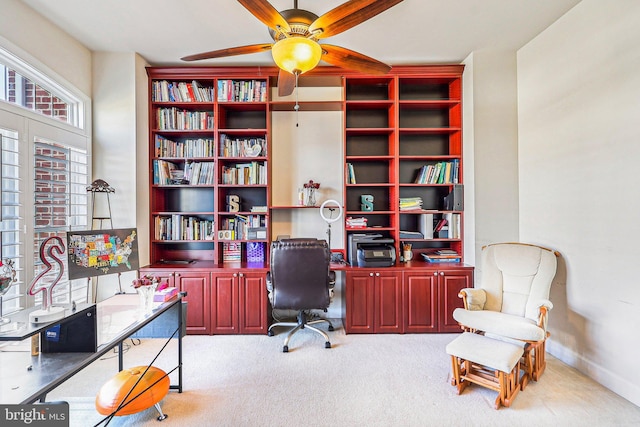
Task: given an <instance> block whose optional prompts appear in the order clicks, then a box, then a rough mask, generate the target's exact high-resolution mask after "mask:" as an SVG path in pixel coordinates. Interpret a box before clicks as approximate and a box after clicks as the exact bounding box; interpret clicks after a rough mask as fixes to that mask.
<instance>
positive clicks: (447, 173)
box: [414, 159, 460, 184]
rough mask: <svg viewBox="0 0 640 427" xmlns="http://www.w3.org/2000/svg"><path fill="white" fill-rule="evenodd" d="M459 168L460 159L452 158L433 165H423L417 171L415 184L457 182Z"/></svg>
mask: <svg viewBox="0 0 640 427" xmlns="http://www.w3.org/2000/svg"><path fill="white" fill-rule="evenodd" d="M459 169H460V161H459V160H458V159H453V160H452V161H450V162H438V163H435V164H433V165H424V166H422V167H421V168H420V170H419V171H418V176H417V177H416V179H415V181H414V183H415V184H457V183H458V174H459Z"/></svg>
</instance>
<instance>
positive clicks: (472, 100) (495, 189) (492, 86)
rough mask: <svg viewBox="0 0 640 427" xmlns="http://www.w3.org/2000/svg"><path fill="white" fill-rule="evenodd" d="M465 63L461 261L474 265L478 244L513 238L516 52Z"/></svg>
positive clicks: (485, 54)
mask: <svg viewBox="0 0 640 427" xmlns="http://www.w3.org/2000/svg"><path fill="white" fill-rule="evenodd" d="M464 63H465V71H464V78H463V108H464V117H463V120H464V123H463V131H464V134H463V136H464V140H463V142H464V158H463V161H464V187H465V191H464V193H465V205H464V211H465V261H466V262H467V263H469V264H472V265H478V264H479V262H476V261H477V260H479V257H480V252H481V248H482V246H484V245H487V244H490V243H496V242H510V241H518V167H517V166H518V163H517V158H518V144H517V142H518V116H517V113H518V111H517V85H516V74H517V73H516V52H515V51H497V50H496V51H491V50H483V51H476V52H473V53H472V54H471V55H469V57H467V58H466V59H465V61H464ZM481 275H482V272H481V271H476V281H478V280H479V278H480V277H481Z"/></svg>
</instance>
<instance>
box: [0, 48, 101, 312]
mask: <svg viewBox="0 0 640 427" xmlns="http://www.w3.org/2000/svg"><path fill="white" fill-rule="evenodd" d="M56 79H57V78H56ZM56 79H54V78H53V77H50V76H46V75H44V74H43V73H41V72H39V71H38V70H37V69H36V68H34V67H33V66H31V65H29V64H27V63H25V62H24V61H21V60H20V59H18V58H17V57H16V56H14V55H12V54H10V53H8V52H7V51H6V50H4V49H3V48H2V47H0V138H1V140H0V142H1V153H2V157H1V159H0V160H1V164H2V169H1V171H0V172H1V174H2V187H1V188H2V197H1V200H2V205H1V212H2V216H1V217H0V231H1V232H2V236H1V238H2V239H1V241H2V252H1V254H2V257H3V259H7V258H10V259H12V260H13V261H14V263H15V266H16V270H17V279H18V280H17V282H15V283H14V284H13V285H12V287H11V289H10V290H9V292H7V294H6V295H4V297H3V298H2V312H3V314H4V315H6V314H10V313H11V312H15V311H18V310H20V309H23V308H28V307H32V306H34V305H38V304H40V303H41V300H42V293H39V294H38V295H36V297H35V298H34V297H31V296H29V295H28V290H29V287H30V285H31V283H32V282H33V279H34V277H36V275H37V274H39V273H40V272H41V271H43V269H44V268H45V267H46V266H45V265H44V264H43V263H42V261H41V260H40V257H39V250H40V243H41V242H42V241H44V240H45V239H46V238H47V237H50V236H59V237H61V238H62V239H63V242H65V245H66V236H65V233H66V232H67V231H70V230H82V229H87V224H88V221H89V213H88V210H89V209H88V203H89V194H88V192H87V190H86V187H87V186H88V185H89V181H90V176H91V168H90V164H91V161H90V158H91V157H90V156H91V144H90V138H89V130H88V129H83V120H82V118H83V116H84V115H85V114H89V113H90V111H89V102H88V101H89V98H87V97H86V96H84V95H82V94H81V93H80V92H78V91H77V90H76V89H75V88H73V87H72V86H70V85H69V84H67V83H61V82H60V81H58V80H59V79H57V80H56ZM64 258H65V259H63V260H61V262H63V263H66V253H65V255H64ZM55 267H56V268H59V267H58V266H57V265H56V266H55ZM64 267H65V270H66V265H65V266H64ZM55 272H56V270H55V269H54V273H55ZM49 277H50V275H47V276H45V281H48V282H49V283H50V280H49ZM88 289H89V286H88V282H87V280H74V281H71V282H69V281H66V275H64V276H63V278H62V280H61V281H60V282H59V284H58V285H57V286H56V288H55V289H54V295H53V301H54V304H63V303H69V302H70V301H75V302H84V301H87V300H89V298H90V295H89V291H88Z"/></svg>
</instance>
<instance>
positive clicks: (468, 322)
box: [453, 243, 557, 384]
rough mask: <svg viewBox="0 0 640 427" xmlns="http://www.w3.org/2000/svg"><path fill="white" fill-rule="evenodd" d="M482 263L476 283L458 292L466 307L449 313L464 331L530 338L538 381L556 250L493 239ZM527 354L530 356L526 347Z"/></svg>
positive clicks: (521, 338)
mask: <svg viewBox="0 0 640 427" xmlns="http://www.w3.org/2000/svg"><path fill="white" fill-rule="evenodd" d="M481 263H482V264H481V266H482V278H481V280H480V283H479V284H477V285H476V287H475V288H467V289H463V290H462V291H460V296H461V297H462V298H463V300H464V308H457V309H455V310H454V312H453V318H454V319H455V320H456V321H457V322H458V323H460V325H461V326H462V327H463V329H465V330H470V331H475V332H482V333H485V335H488V336H492V337H494V338H495V337H502V338H504V339H513V340H521V341H526V342H528V343H530V344H531V345H530V347H531V348H530V351H534V352H535V353H539V354H535V356H536V358H537V359H539V360H537V361H536V362H539V363H540V364H541V365H540V366H539V368H540V370H539V371H537V370H536V369H535V368H536V367H535V366H530V367H529V368H528V369H529V371H530V372H529V373H530V374H531V376H532V377H533V379H535V380H537V378H538V377H539V375H540V374H541V373H542V370H544V354H543V353H544V341H545V340H546V338H547V330H546V328H547V313H548V311H549V310H551V308H552V307H553V304H551V301H549V291H550V289H551V283H552V281H553V278H554V277H555V274H556V268H557V260H556V253H554V252H553V251H552V250H550V249H547V248H543V247H540V246H535V245H530V244H524V243H496V244H492V245H488V246H485V247H484V248H483V250H482V258H481ZM526 357H533V356H532V355H531V353H530V352H529V353H528V354H527V355H526ZM531 363H534V362H533V361H531ZM525 384H526V382H525Z"/></svg>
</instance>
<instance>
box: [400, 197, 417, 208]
mask: <svg viewBox="0 0 640 427" xmlns="http://www.w3.org/2000/svg"><path fill="white" fill-rule="evenodd" d="M420 209H422V197H401V198H400V210H401V211H413V210H420Z"/></svg>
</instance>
